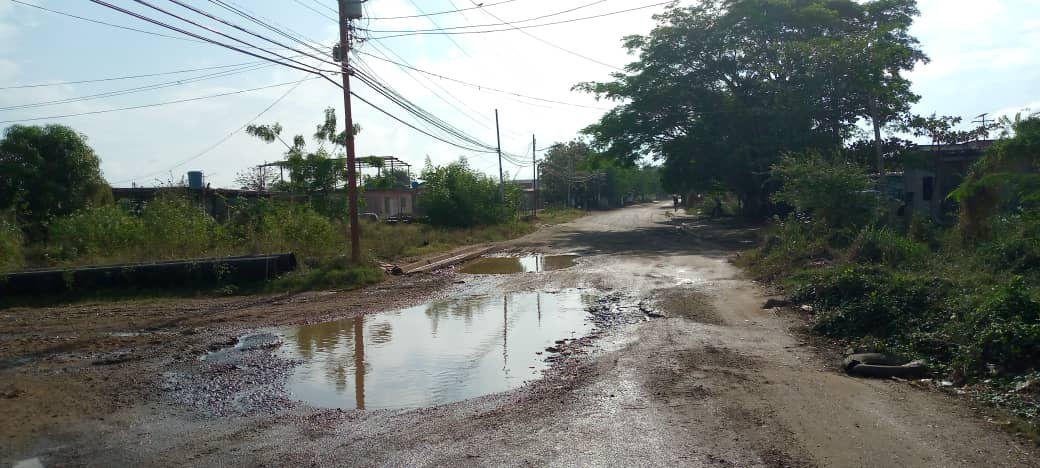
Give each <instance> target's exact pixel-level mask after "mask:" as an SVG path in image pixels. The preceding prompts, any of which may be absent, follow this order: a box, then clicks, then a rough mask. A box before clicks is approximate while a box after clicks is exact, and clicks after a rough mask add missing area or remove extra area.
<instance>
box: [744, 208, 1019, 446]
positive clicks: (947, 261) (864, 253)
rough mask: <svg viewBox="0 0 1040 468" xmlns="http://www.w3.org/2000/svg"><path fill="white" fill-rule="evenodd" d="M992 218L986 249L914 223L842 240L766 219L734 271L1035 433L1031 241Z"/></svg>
mask: <svg viewBox="0 0 1040 468" xmlns="http://www.w3.org/2000/svg"><path fill="white" fill-rule="evenodd" d="M1038 226H1040V223H1037V221H1036V220H1031V219H1023V218H1021V217H1017V218H1016V217H1008V218H1004V219H1001V220H999V221H998V222H997V225H995V226H994V229H995V235H994V236H993V238H992V239H990V240H988V241H985V242H976V243H971V244H970V245H967V244H965V243H964V242H962V241H960V240H959V237H958V236H957V233H956V232H955V231H953V230H944V229H940V228H938V227H935V226H932V225H929V224H928V223H927V222H925V221H922V220H920V219H917V220H915V221H913V222H911V223H909V224H908V225H905V226H899V225H896V226H894V227H893V226H877V225H872V226H867V227H864V228H861V229H859V230H851V231H847V232H842V231H840V230H834V229H822V228H820V227H819V225H818V224H814V223H811V222H807V221H800V220H799V219H797V218H795V217H791V218H789V219H787V220H783V221H780V220H777V221H776V222H774V224H773V226H772V227H771V229H770V232H769V233H768V234H767V235H766V237H765V239H764V241H763V243H762V245H761V246H760V247H758V248H757V249H756V250H754V251H751V252H749V253H746V254H744V255H743V256H742V257H741V258H740V260H739V263H740V264H741V265H742V266H743V267H745V268H746V269H747V270H749V271H750V272H752V273H753V274H754V276H756V277H758V278H759V279H762V280H767V281H773V282H774V283H776V284H778V285H780V286H781V287H782V288H783V289H784V290H785V291H786V292H787V293H788V294H789V296H790V297H791V299H792V300H794V301H796V302H798V303H800V304H809V305H812V306H813V310H814V314H813V316H812V318H811V328H812V330H813V331H814V332H815V333H818V334H821V335H823V336H826V337H829V338H831V339H834V340H837V341H839V342H840V343H842V344H844V346H846V347H851V348H853V349H855V350H856V351H858V352H885V353H889V354H893V355H896V356H900V357H902V358H903V359H905V360H914V359H924V360H926V361H928V362H929V365H930V368H931V369H932V370H933V374H934V378H935V379H936V380H937V381H946V382H950V383H952V384H953V385H954V388H955V391H957V392H959V393H967V394H970V395H973V396H974V397H975V398H977V399H978V400H980V401H984V402H986V403H989V404H991V405H992V406H994V407H997V408H999V409H1001V410H1003V411H1006V412H1007V413H1008V414H1010V415H1013V416H1014V417H1016V418H1018V421H1017V422H1015V423H1014V424H1012V427H1017V428H1018V429H1020V430H1021V431H1022V432H1024V433H1027V434H1032V435H1034V436H1035V435H1036V434H1040V414H1038V413H1040V410H1038V409H1040V368H1038V365H1040V273H1038V271H1037V269H1036V266H1037V265H1040V242H1038V241H1037V238H1036V237H1035V235H1034V234H1033V233H1034V232H1035V230H1036V229H1037V228H1038Z"/></svg>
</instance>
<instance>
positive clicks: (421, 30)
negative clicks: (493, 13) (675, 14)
mask: <svg viewBox="0 0 1040 468" xmlns="http://www.w3.org/2000/svg"><path fill="white" fill-rule="evenodd" d="M606 1H608V0H596V1H594V2H592V3H586V4H584V5H579V6H576V7H574V8H570V9H567V10H563V11H558V12H556V13H549V14H546V15H542V16H536V17H534V18H528V19H523V20H516V21H513V23H527V22H531V21H537V20H540V19H545V18H551V17H553V16H559V15H564V14H567V13H571V12H575V11H578V10H581V9H584V8H589V7H592V6H596V5H599V4H600V3H603V2H606ZM494 26H502V23H494V24H473V23H470V25H469V26H449V27H447V28H438V29H416V30H411V29H404V30H377V29H369V30H367V31H368V32H370V33H381V34H382V33H387V34H390V33H425V32H434V31H451V30H455V29H469V28H490V27H494Z"/></svg>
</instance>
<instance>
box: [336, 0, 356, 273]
mask: <svg viewBox="0 0 1040 468" xmlns="http://www.w3.org/2000/svg"><path fill="white" fill-rule="evenodd" d="M348 4H349V5H348ZM351 7H353V8H351ZM360 12H361V8H360V1H359V0H339V43H340V49H341V50H342V51H343V53H342V58H343V61H342V62H341V66H340V71H341V73H340V75H341V76H342V77H343V108H344V114H345V120H346V124H347V129H346V131H344V132H343V135H344V138H345V139H346V140H347V141H346V142H345V143H346V145H345V146H346V148H347V200H348V202H347V209H348V210H350V259H351V260H352V261H353V262H354V263H360V262H361V225H360V219H359V216H358V188H357V164H356V162H355V160H356V159H357V153H356V150H355V148H354V136H355V135H354V114H353V113H352V112H351V108H350V73H351V71H350V21H351V20H354V19H358V18H360V17H361V15H360Z"/></svg>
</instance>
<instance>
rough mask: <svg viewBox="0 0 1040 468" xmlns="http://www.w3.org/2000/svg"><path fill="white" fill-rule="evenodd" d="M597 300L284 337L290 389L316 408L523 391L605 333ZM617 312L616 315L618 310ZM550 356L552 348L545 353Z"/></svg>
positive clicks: (520, 301)
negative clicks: (291, 366) (553, 358)
mask: <svg viewBox="0 0 1040 468" xmlns="http://www.w3.org/2000/svg"><path fill="white" fill-rule="evenodd" d="M602 300H603V299H602V298H601V297H599V296H598V295H593V294H590V291H577V290H565V291H561V292H558V293H546V292H524V293H514V294H506V295H501V296H469V297H463V298H456V299H451V300H446V301H438V302H434V303H430V304H424V305H421V306H418V307H413V308H409V309H403V310H398V311H395V312H387V313H381V314H378V315H374V316H368V317H359V318H355V319H348V320H340V321H336V322H329V323H322V324H316V325H308V326H303V327H299V328H295V329H292V330H288V331H286V332H285V333H284V335H283V337H284V341H285V346H284V347H283V348H282V351H281V352H283V353H285V354H287V355H288V356H287V357H288V358H289V359H292V360H298V361H299V362H302V364H300V365H299V366H297V367H296V369H295V371H294V373H293V374H292V375H291V376H290V378H289V382H288V386H287V390H288V391H289V392H290V393H291V394H292V396H293V398H295V399H298V400H301V401H304V402H306V403H308V404H310V405H312V406H317V407H323V408H343V409H355V408H356V409H400V408H419V407H428V406H435V405H441V404H446V403H452V402H456V401H461V400H467V399H470V398H475V397H479V396H483V395H487V394H491V393H497V392H502V391H506V390H510V389H513V388H517V387H519V386H521V385H522V384H523V383H524V382H527V381H529V380H532V379H536V378H538V377H539V376H540V374H541V372H542V371H543V370H545V369H546V368H547V367H548V366H549V362H547V361H546V358H547V357H548V356H549V355H550V354H551V353H553V352H570V351H562V350H561V345H564V344H567V343H571V342H575V343H576V341H574V340H575V339H577V338H581V337H584V336H587V335H589V334H590V333H591V332H592V330H593V328H595V327H596V326H597V325H598V322H599V321H598V320H597V317H596V316H595V315H594V314H590V313H589V311H591V310H595V309H597V308H602V304H601V302H602ZM613 310H614V311H615V312H616V311H618V309H617V308H616V307H615V308H614V309H613ZM547 348H548V349H547Z"/></svg>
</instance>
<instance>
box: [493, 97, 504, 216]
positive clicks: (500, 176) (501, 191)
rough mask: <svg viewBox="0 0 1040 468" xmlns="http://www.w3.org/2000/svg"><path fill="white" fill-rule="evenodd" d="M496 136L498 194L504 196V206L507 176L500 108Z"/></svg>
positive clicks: (496, 119) (496, 116) (496, 110)
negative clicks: (500, 125) (500, 128)
mask: <svg viewBox="0 0 1040 468" xmlns="http://www.w3.org/2000/svg"><path fill="white" fill-rule="evenodd" d="M495 138H497V139H498V196H499V197H501V198H502V206H503V207H505V204H506V182H505V180H506V177H505V175H503V173H502V132H500V131H499V130H498V109H495Z"/></svg>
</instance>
